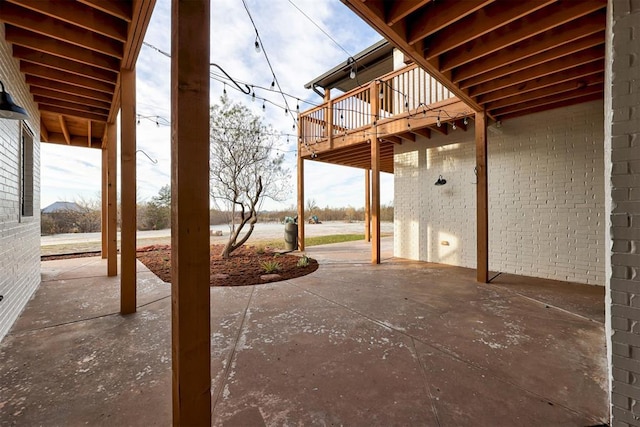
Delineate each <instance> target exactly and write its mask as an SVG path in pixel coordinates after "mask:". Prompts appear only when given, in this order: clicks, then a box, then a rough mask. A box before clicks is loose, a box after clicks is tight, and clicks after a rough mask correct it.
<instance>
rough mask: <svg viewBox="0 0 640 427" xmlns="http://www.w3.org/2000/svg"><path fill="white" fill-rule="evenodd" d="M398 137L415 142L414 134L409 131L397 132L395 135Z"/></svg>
mask: <svg viewBox="0 0 640 427" xmlns="http://www.w3.org/2000/svg"><path fill="white" fill-rule="evenodd" d="M397 136H398V137H399V138H400V139H403V140H405V141H409V142H415V141H416V136H415V135H414V134H413V133H412V132H411V131H409V132H404V133H399V134H398V135H397Z"/></svg>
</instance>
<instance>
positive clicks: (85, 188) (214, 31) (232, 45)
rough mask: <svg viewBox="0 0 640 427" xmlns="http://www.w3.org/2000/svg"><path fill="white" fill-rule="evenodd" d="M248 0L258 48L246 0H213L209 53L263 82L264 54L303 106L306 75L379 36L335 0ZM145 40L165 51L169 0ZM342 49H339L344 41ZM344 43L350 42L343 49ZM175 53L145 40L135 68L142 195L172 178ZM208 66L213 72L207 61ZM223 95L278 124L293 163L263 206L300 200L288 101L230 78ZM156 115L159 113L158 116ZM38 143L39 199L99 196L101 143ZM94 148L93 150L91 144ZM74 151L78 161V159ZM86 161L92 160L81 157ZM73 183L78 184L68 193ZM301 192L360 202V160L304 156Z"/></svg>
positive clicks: (328, 201)
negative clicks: (343, 162) (276, 194)
mask: <svg viewBox="0 0 640 427" xmlns="http://www.w3.org/2000/svg"><path fill="white" fill-rule="evenodd" d="M292 3H294V4H295V5H296V6H297V7H298V8H299V9H301V10H302V11H304V13H306V14H307V15H308V16H309V17H311V18H312V19H313V21H314V22H315V23H317V24H318V25H319V26H321V27H322V28H323V29H325V31H326V32H327V33H329V34H330V35H331V37H332V38H333V39H335V40H336V41H337V42H338V43H339V44H340V46H338V45H336V43H334V42H333V41H332V40H331V39H330V38H329V37H327V36H326V35H325V34H323V33H322V32H321V31H320V30H319V29H317V28H316V26H315V25H314V24H313V23H312V22H310V21H309V20H308V19H307V18H306V17H305V16H304V15H303V14H302V13H300V11H298V10H297V9H296V8H295V7H294V6H293V5H292ZM246 4H247V6H248V9H249V11H250V12H251V15H252V17H253V19H254V21H255V25H256V27H257V29H258V32H259V34H260V38H261V39H262V46H261V53H258V52H256V50H255V48H254V42H255V39H256V33H255V31H254V29H253V26H252V25H251V21H250V19H249V16H248V15H247V13H246V11H245V9H244V7H243V4H242V2H241V1H238V0H216V1H212V2H211V49H210V52H211V55H210V60H211V62H215V63H217V64H218V65H220V66H221V67H222V68H223V69H224V70H225V71H226V72H227V73H228V74H229V75H231V76H233V77H234V78H236V79H238V80H241V81H245V82H248V83H251V84H253V85H255V86H262V87H265V88H269V87H270V86H271V83H272V81H273V77H272V74H271V71H270V70H269V65H268V64H267V61H266V58H265V56H264V53H263V52H264V51H266V52H267V54H268V56H269V60H270V62H271V65H272V67H273V70H274V72H275V75H276V77H277V79H278V82H279V84H280V86H281V88H282V90H283V91H284V92H286V93H289V94H292V95H294V96H295V97H297V98H299V99H300V107H301V110H305V109H306V108H309V106H310V104H305V102H304V101H307V102H310V103H316V104H317V103H320V102H322V100H321V99H320V97H319V96H318V95H316V94H315V93H313V92H312V91H310V90H306V89H304V84H305V83H307V82H308V81H310V80H312V79H313V78H315V77H317V76H318V75H320V74H322V73H323V72H325V71H327V70H328V69H330V68H332V67H334V66H335V65H336V64H338V63H340V62H342V61H344V60H346V59H347V58H348V56H350V55H354V54H355V53H357V52H359V51H361V50H362V49H364V48H366V47H368V46H370V45H371V44H373V43H375V42H376V41H378V40H380V36H379V35H378V34H377V33H375V32H374V31H373V30H372V29H370V28H369V27H368V26H367V25H366V24H365V23H364V22H362V21H361V20H360V18H358V17H357V16H355V15H354V14H353V13H352V12H351V11H350V10H349V9H347V7H346V6H344V5H343V4H342V3H340V1H338V0H291V2H290V1H288V0H273V1H263V0H247V3H246ZM145 41H146V42H148V43H150V44H151V45H153V46H155V47H157V48H159V49H160V50H163V51H165V52H167V53H170V52H171V1H170V0H157V2H156V6H155V9H154V12H153V16H152V18H151V22H150V24H149V28H148V30H147V34H146V37H145ZM343 49H344V50H343ZM345 50H346V52H345ZM170 65H171V61H170V59H169V58H167V57H165V56H163V55H162V54H160V53H159V52H157V51H156V50H154V49H152V48H149V47H147V46H143V47H142V49H141V51H140V56H139V58H138V63H137V66H136V71H137V82H136V84H137V109H138V113H139V114H141V115H142V116H145V117H147V118H143V119H141V120H140V124H139V125H138V127H137V131H138V132H137V143H138V148H139V149H141V150H143V151H144V152H145V153H146V154H147V155H148V156H149V157H150V158H151V159H153V160H157V163H153V162H152V161H151V160H149V159H148V158H147V157H146V156H145V155H144V154H143V153H138V155H137V172H138V181H137V189H138V199H139V200H148V199H149V198H151V197H153V196H154V195H156V194H157V192H158V190H159V189H160V188H161V187H162V186H163V185H166V184H169V183H170V180H171V169H170V165H171V150H170V128H169V127H168V126H166V125H165V120H170V113H171V111H170V99H171V93H170V82H171V72H170V71H171V70H170ZM212 71H215V72H218V70H217V69H215V68H212ZM223 89H224V85H223V84H222V83H220V82H218V81H216V80H212V81H211V95H210V99H211V102H212V103H215V102H217V101H218V99H219V97H220V96H221V95H222V92H223ZM226 89H227V93H228V94H229V97H230V98H232V99H233V100H234V101H237V102H242V103H244V104H245V105H247V106H248V107H249V108H250V109H251V111H252V112H253V114H256V115H260V116H261V117H262V118H263V119H264V122H265V123H268V124H271V125H272V126H273V128H274V129H276V130H277V131H279V132H281V133H282V134H283V136H282V137H281V138H280V139H281V141H280V145H279V147H281V149H282V150H284V151H292V152H288V153H286V154H285V158H286V161H287V166H288V168H289V169H290V170H291V171H292V174H293V176H292V182H293V183H294V185H292V191H291V193H290V195H289V197H288V199H287V200H285V201H284V202H282V203H275V202H272V201H266V202H265V208H266V209H274V208H282V207H288V206H291V205H295V204H296V191H295V181H296V180H295V170H296V155H295V152H293V151H295V149H296V131H295V130H294V129H292V125H293V118H292V117H291V115H285V112H284V110H282V109H280V108H276V107H274V106H272V105H271V104H269V103H267V104H266V110H265V111H263V109H262V102H261V101H255V102H251V97H250V96H247V95H244V94H242V93H240V92H239V91H236V90H234V89H233V88H232V86H231V85H227V86H226ZM254 90H255V93H256V95H257V96H258V97H262V98H266V99H268V100H269V101H271V102H273V103H275V104H278V105H284V101H283V99H282V97H281V96H280V95H279V94H277V93H274V92H270V91H267V90H262V89H258V88H254ZM288 102H289V108H290V109H292V110H293V112H294V113H295V110H296V104H297V103H298V102H297V101H296V100H294V99H291V98H289V99H288ZM156 116H159V117H160V119H158V125H156ZM43 147H44V148H43V150H42V181H41V182H42V205H43V206H46V205H47V204H50V203H53V202H54V201H56V200H58V198H60V197H66V198H67V200H70V199H73V198H74V196H80V197H85V198H92V197H96V195H97V194H99V192H100V182H101V181H100V165H101V155H100V152H99V151H98V150H86V149H85V150H83V151H82V152H81V153H77V152H74V153H69V152H68V151H65V149H66V150H69V149H72V148H69V147H52V145H51V144H43ZM88 151H91V153H90V154H88V153H87V152H88ZM74 158H80V159H81V160H82V161H74ZM87 163H90V165H89V164H87ZM73 192H75V193H73ZM381 194H382V197H381V199H382V201H383V202H384V203H389V202H391V201H392V199H393V196H392V195H393V177H392V176H390V175H388V174H382V190H381ZM305 195H306V197H307V198H314V199H315V200H316V202H317V203H318V204H319V205H320V206H334V207H337V206H347V205H351V206H354V207H360V206H363V205H364V172H363V171H362V170H358V169H353V168H347V167H339V166H333V165H327V164H323V163H320V162H312V161H305ZM76 198H77V197H76Z"/></svg>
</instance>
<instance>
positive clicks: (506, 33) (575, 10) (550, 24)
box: [439, 0, 607, 71]
mask: <svg viewBox="0 0 640 427" xmlns="http://www.w3.org/2000/svg"><path fill="white" fill-rule="evenodd" d="M606 4H607V3H606V1H604V0H602V1H601V0H583V1H579V2H567V3H566V4H565V3H556V4H553V5H550V6H547V7H545V8H544V9H541V10H539V11H537V12H535V13H533V14H531V15H528V16H526V17H525V18H523V19H521V20H518V21H516V22H513V23H511V24H509V25H506V26H504V27H501V28H499V29H497V30H496V31H493V32H491V33H489V34H486V35H484V36H482V37H480V38H479V39H476V40H474V42H473V44H472V45H470V46H467V45H464V46H460V47H458V48H456V49H454V50H451V51H449V52H447V54H445V55H443V56H442V57H440V64H439V65H440V71H450V70H452V69H454V68H456V67H460V66H461V65H464V64H466V63H469V62H472V61H475V60H476V59H478V58H481V57H483V56H486V55H490V54H492V53H496V52H498V51H500V50H502V49H504V48H506V47H509V46H511V45H514V44H516V43H518V42H521V41H523V40H526V39H528V38H531V37H534V36H536V35H538V34H542V33H544V32H545V31H549V30H551V29H553V28H555V27H559V26H560V25H563V24H566V23H568V22H571V21H574V20H576V19H578V18H580V17H582V16H585V15H588V14H590V13H591V12H594V11H596V10H599V9H603V8H604V7H606Z"/></svg>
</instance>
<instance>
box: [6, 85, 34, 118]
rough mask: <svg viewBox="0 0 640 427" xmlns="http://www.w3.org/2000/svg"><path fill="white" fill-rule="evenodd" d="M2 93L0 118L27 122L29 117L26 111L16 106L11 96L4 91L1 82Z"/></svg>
mask: <svg viewBox="0 0 640 427" xmlns="http://www.w3.org/2000/svg"><path fill="white" fill-rule="evenodd" d="M0 86H1V87H2V92H0V118H3V119H11V120H27V119H28V118H29V115H28V114H27V112H26V110H25V109H24V108H22V107H20V106H19V105H16V103H15V102H13V99H11V95H9V94H8V93H7V92H5V90H4V84H3V83H2V81H0Z"/></svg>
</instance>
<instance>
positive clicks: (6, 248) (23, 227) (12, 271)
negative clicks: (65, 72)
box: [0, 24, 40, 340]
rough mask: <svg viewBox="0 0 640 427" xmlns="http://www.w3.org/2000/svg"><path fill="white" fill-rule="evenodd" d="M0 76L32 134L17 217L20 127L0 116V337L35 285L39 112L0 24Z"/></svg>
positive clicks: (37, 270)
mask: <svg viewBox="0 0 640 427" xmlns="http://www.w3.org/2000/svg"><path fill="white" fill-rule="evenodd" d="M0 80H2V82H3V83H4V86H5V89H6V90H7V92H9V93H10V94H11V97H12V98H13V100H14V101H15V102H16V103H17V104H18V105H20V106H22V107H24V108H25V109H26V110H27V112H28V114H29V117H30V119H29V120H28V122H27V123H28V125H29V127H30V128H31V129H32V131H33V132H34V146H33V159H34V164H33V184H34V188H33V189H34V193H33V199H34V206H33V216H31V217H21V215H20V214H21V202H20V196H19V188H20V185H19V184H20V178H19V170H20V127H21V122H19V121H16V120H5V119H0V295H2V296H3V299H2V301H0V340H2V338H3V337H4V336H5V335H6V333H7V332H8V331H9V329H10V328H11V325H13V323H14V321H15V319H16V318H17V317H18V315H19V314H20V313H21V312H22V310H23V308H24V306H25V305H26V303H27V302H28V301H29V298H31V296H32V294H33V292H34V291H35V289H36V288H37V287H38V285H39V284H40V143H39V142H38V141H39V135H40V115H39V113H38V110H37V107H36V105H35V103H34V102H33V98H32V97H31V95H30V94H29V89H28V86H27V85H26V83H25V81H24V77H23V76H22V75H21V74H20V72H19V66H18V63H17V62H16V61H15V60H14V59H13V58H12V57H11V48H10V46H9V45H8V44H7V43H6V42H5V41H4V26H3V25H1V24H0Z"/></svg>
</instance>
